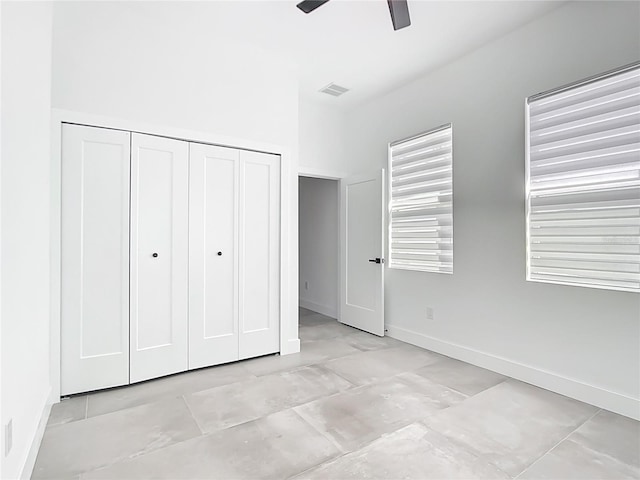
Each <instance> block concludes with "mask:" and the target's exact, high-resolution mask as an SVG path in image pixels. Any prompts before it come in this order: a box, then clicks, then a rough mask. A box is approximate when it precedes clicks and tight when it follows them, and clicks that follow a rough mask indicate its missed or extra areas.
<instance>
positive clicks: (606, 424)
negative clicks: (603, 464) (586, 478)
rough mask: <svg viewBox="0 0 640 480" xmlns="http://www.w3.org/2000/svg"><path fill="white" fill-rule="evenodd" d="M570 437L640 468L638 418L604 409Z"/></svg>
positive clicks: (639, 423) (639, 429)
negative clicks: (633, 418)
mask: <svg viewBox="0 0 640 480" xmlns="http://www.w3.org/2000/svg"><path fill="white" fill-rule="evenodd" d="M569 438H570V439H571V440H573V441H575V442H576V443H578V444H580V445H583V446H585V447H587V448H589V449H591V450H594V451H598V452H602V453H604V454H605V455H608V456H610V457H612V458H614V459H616V460H618V461H620V462H622V463H624V464H627V465H630V466H632V467H635V468H636V469H640V422H638V421H637V420H632V419H630V418H627V417H623V416H621V415H616V414H615V413H611V412H607V411H605V410H602V411H600V412H598V414H597V415H596V416H595V417H593V418H592V419H591V420H589V421H588V422H586V423H585V424H584V425H582V426H581V427H580V428H579V429H578V430H576V431H575V432H574V433H573V434H572V435H571V437H569ZM638 478H640V473H638Z"/></svg>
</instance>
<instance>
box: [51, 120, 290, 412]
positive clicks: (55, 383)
mask: <svg viewBox="0 0 640 480" xmlns="http://www.w3.org/2000/svg"><path fill="white" fill-rule="evenodd" d="M63 123H72V124H78V125H86V126H91V127H102V128H111V129H115V130H125V131H130V132H137V133H144V134H148V135H156V136H164V137H169V138H175V139H178V140H186V141H191V142H196V143H205V144H210V145H218V146H225V147H232V148H239V149H242V150H254V151H259V152H265V153H271V154H276V155H280V354H281V355H287V354H291V353H297V352H299V351H300V339H299V337H298V202H297V198H298V196H297V195H298V166H297V161H298V159H297V157H296V156H295V154H294V150H293V149H292V148H291V147H289V146H286V145H279V144H271V143H267V142H260V141H255V140H251V139H246V138H237V137H230V136H225V135H218V134H215V133H210V132H203V131H197V130H188V129H182V128H176V127H168V126H163V125H157V124H153V123H148V122H143V121H136V120H125V119H119V118H113V117H107V116H102V115H94V114H90V113H84V112H76V111H71V110H64V109H57V108H52V109H51V163H50V168H51V184H50V185H51V188H50V221H49V227H50V230H49V238H50V299H49V314H50V324H49V325H50V332H49V335H50V352H49V354H50V382H51V394H50V398H49V402H48V403H57V402H59V401H60V314H61V311H60V306H61V304H60V303H61V302H60V287H61V277H60V273H61V237H60V234H61V230H60V227H61V224H60V219H61V192H62V184H61V181H62V171H61V166H62V124H63Z"/></svg>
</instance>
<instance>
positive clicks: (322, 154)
mask: <svg viewBox="0 0 640 480" xmlns="http://www.w3.org/2000/svg"><path fill="white" fill-rule="evenodd" d="M316 95H326V94H324V93H317V94H316ZM345 95H348V93H347V94H345ZM333 100H334V101H335V102H336V104H339V102H340V101H341V99H340V98H335V99H333ZM299 105H300V107H299V125H300V129H299V138H300V142H299V145H300V155H299V165H300V169H301V170H302V171H303V172H305V173H316V172H319V173H320V174H322V173H325V174H329V176H336V177H340V176H346V175H347V174H349V173H360V172H359V170H358V169H359V168H360V165H358V164H357V163H356V162H345V158H344V156H345V148H344V146H345V138H344V134H345V128H346V124H345V121H346V117H345V114H344V112H342V111H341V110H339V109H338V108H331V107H328V106H326V105H321V104H319V103H317V101H314V100H313V99H310V98H300V102H299Z"/></svg>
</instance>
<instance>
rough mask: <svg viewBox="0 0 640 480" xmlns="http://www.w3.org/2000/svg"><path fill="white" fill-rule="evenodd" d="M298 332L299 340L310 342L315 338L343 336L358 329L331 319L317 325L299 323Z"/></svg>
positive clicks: (323, 338)
mask: <svg viewBox="0 0 640 480" xmlns="http://www.w3.org/2000/svg"><path fill="white" fill-rule="evenodd" d="M298 332H299V336H300V341H302V342H312V341H315V340H326V339H328V338H335V337H343V336H345V335H349V334H352V333H357V332H358V330H357V329H355V328H353V327H348V326H346V325H343V324H341V323H338V322H337V321H335V320H333V321H332V322H326V323H321V324H319V325H300V327H299V329H298Z"/></svg>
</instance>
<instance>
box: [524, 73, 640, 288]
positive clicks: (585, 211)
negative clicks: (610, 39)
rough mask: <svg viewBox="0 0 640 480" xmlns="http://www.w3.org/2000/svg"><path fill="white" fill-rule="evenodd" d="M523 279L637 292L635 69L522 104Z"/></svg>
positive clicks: (639, 227) (638, 96) (639, 116)
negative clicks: (524, 188)
mask: <svg viewBox="0 0 640 480" xmlns="http://www.w3.org/2000/svg"><path fill="white" fill-rule="evenodd" d="M527 121H528V122H527V123H528V126H527V154H528V155H527V227H528V228H527V240H528V241H527V247H528V261H527V279H528V280H533V281H541V282H551V283H561V284H567V285H578V286H585V287H595V288H605V289H611V290H624V291H632V292H640V65H639V64H635V65H633V66H629V67H625V68H624V69H620V70H618V71H617V72H612V73H608V74H605V75H603V76H600V77H598V78H594V79H590V80H587V81H584V82H582V83H580V84H577V85H576V86H573V87H565V88H562V89H560V90H558V91H556V92H552V93H547V94H540V95H537V96H534V97H530V98H529V99H528V100H527Z"/></svg>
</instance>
